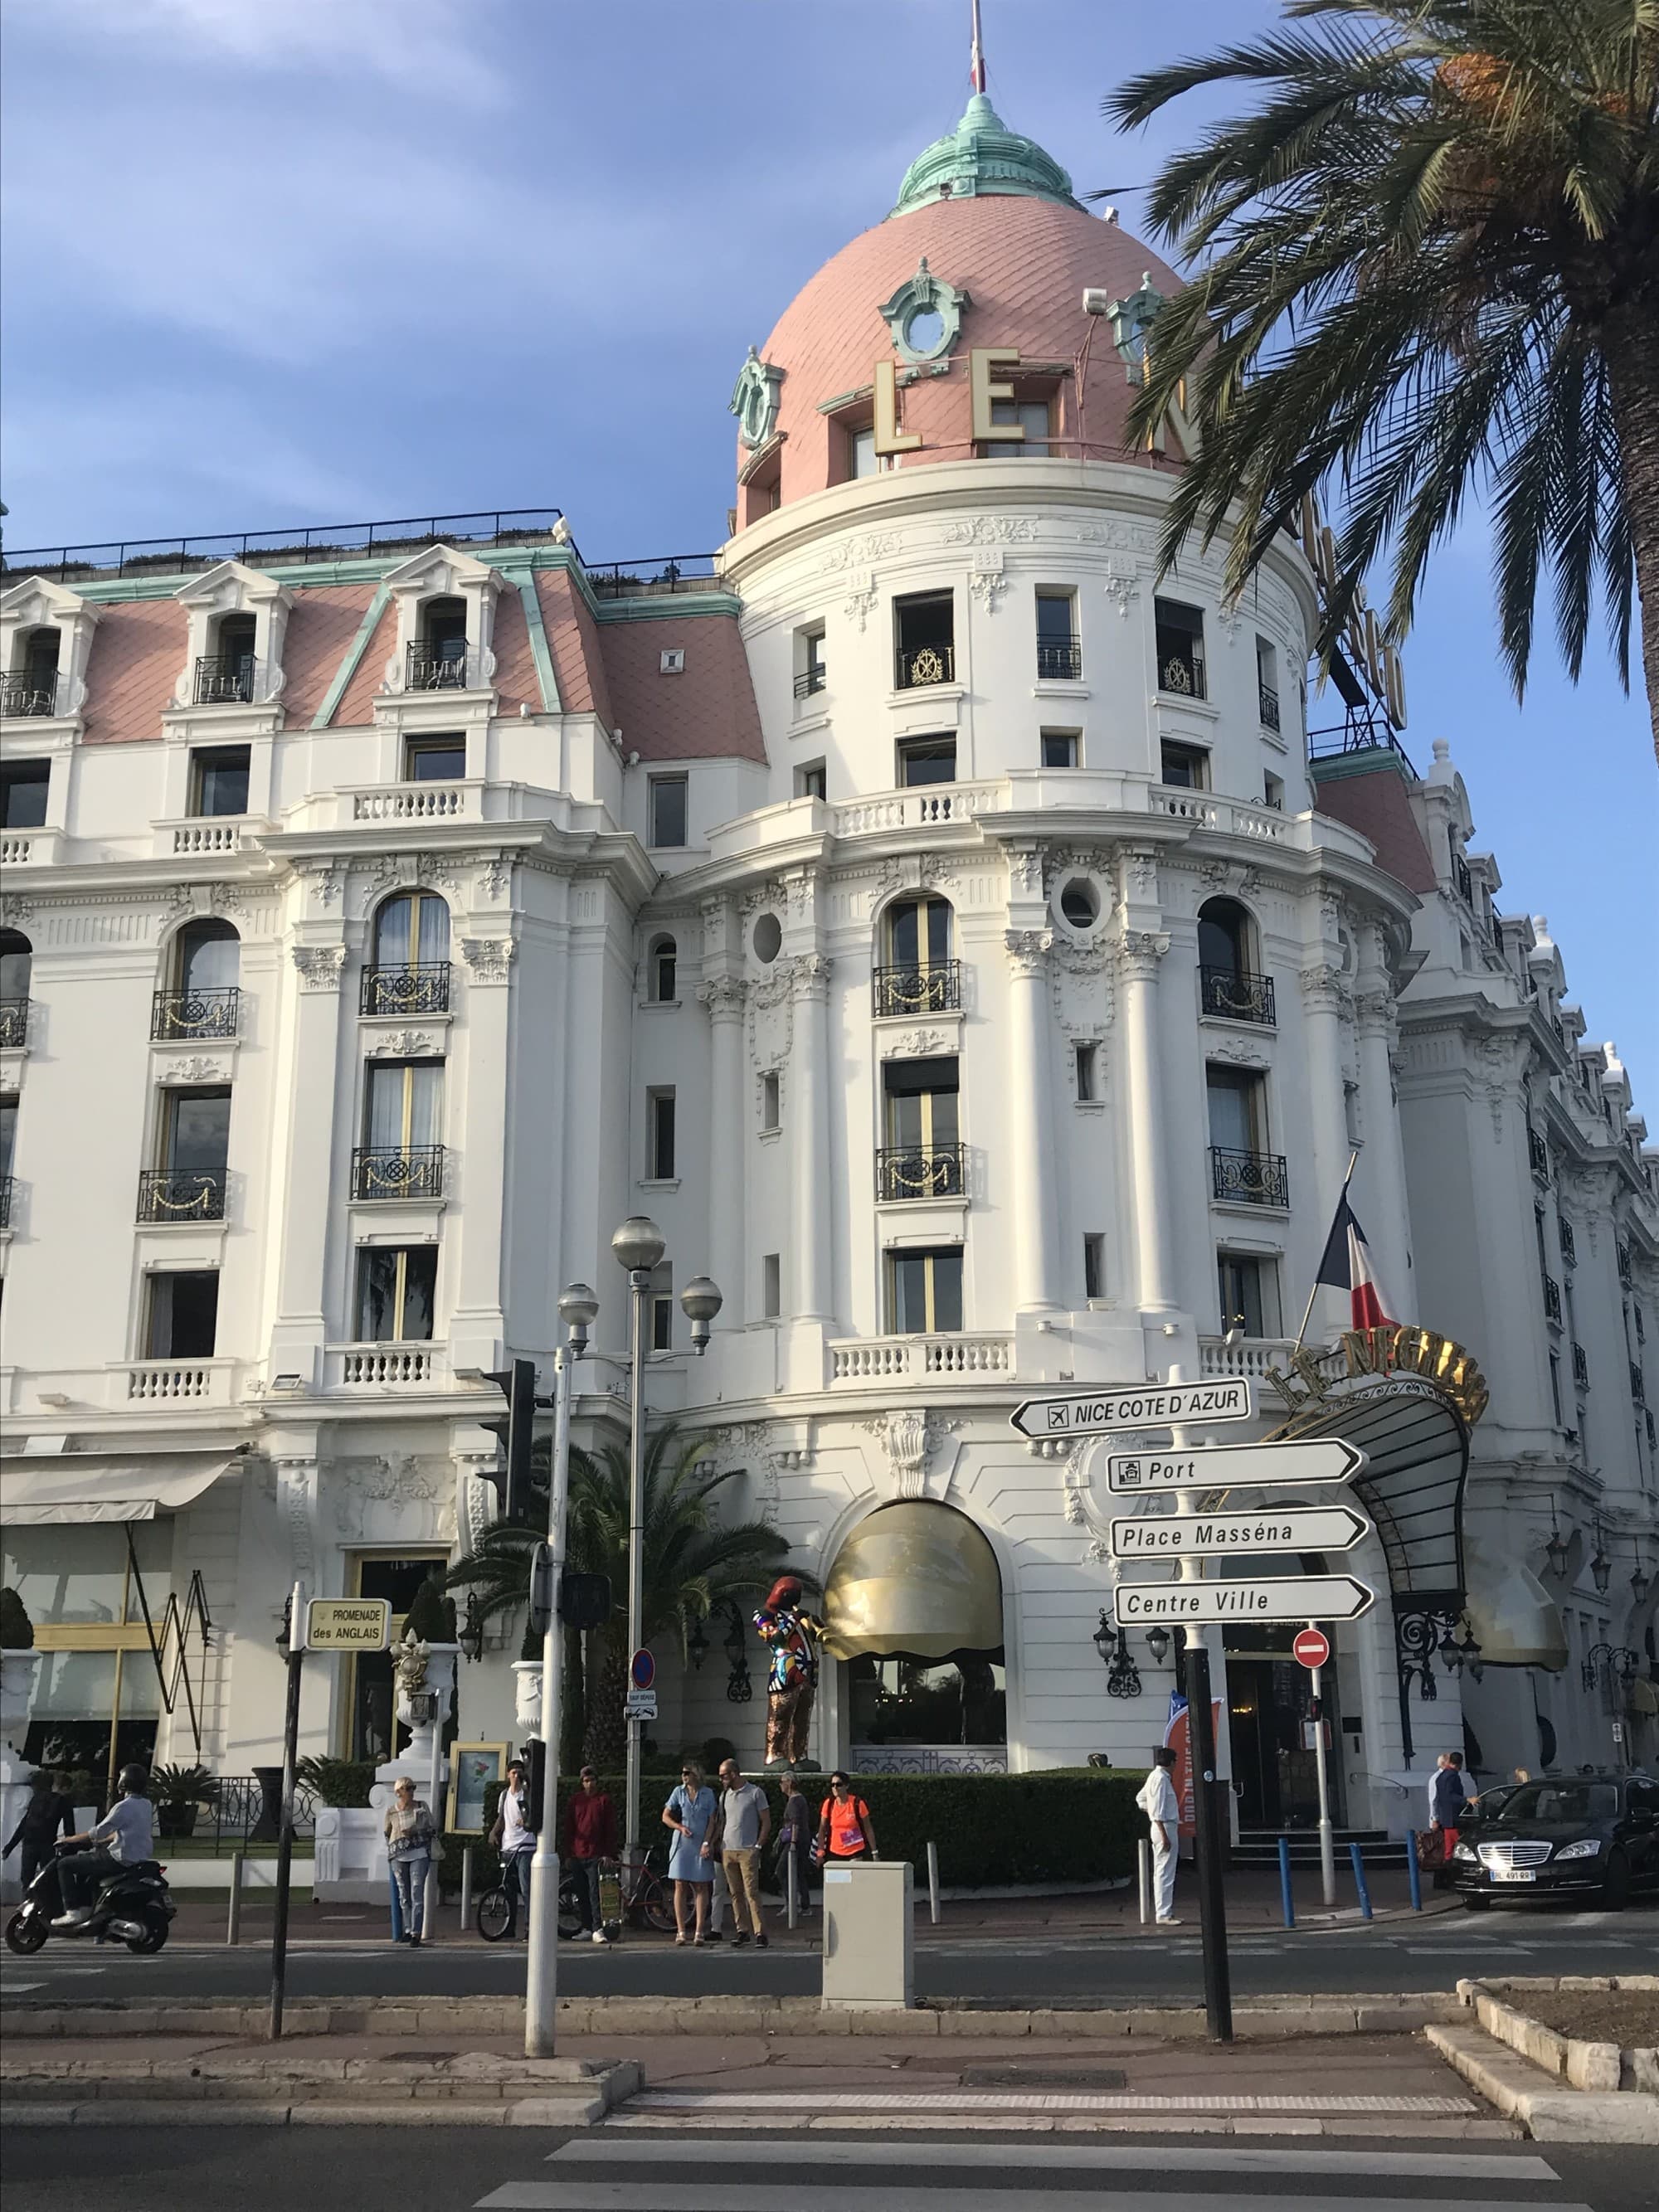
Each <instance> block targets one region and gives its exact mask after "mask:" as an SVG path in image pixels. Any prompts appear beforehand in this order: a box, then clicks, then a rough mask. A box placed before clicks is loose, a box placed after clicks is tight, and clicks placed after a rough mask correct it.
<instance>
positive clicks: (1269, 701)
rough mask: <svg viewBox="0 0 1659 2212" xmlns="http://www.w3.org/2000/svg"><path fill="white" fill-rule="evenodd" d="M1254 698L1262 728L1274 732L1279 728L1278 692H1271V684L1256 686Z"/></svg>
mask: <svg viewBox="0 0 1659 2212" xmlns="http://www.w3.org/2000/svg"><path fill="white" fill-rule="evenodd" d="M1255 696H1256V708H1257V711H1258V713H1259V714H1261V726H1262V728H1263V729H1264V730H1273V731H1274V732H1277V731H1278V729H1279V694H1278V692H1277V691H1275V690H1273V686H1272V684H1257V686H1256V692H1255Z"/></svg>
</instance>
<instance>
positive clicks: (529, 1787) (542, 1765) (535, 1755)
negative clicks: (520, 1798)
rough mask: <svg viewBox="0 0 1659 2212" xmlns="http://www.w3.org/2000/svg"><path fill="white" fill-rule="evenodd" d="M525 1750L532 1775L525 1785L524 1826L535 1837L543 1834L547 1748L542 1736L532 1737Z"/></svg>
mask: <svg viewBox="0 0 1659 2212" xmlns="http://www.w3.org/2000/svg"><path fill="white" fill-rule="evenodd" d="M525 1749H526V1752H527V1753H529V1766H530V1774H529V1778H528V1780H527V1781H526V1785H525V1800H526V1802H525V1808H524V1824H525V1826H526V1828H528V1829H529V1831H530V1832H531V1834H532V1836H533V1835H539V1834H540V1832H541V1826H542V1804H543V1801H544V1794H545V1792H546V1789H547V1746H546V1745H545V1744H544V1742H543V1741H542V1740H541V1738H540V1736H538V1735H532V1737H531V1739H530V1741H529V1742H528V1743H527V1744H526V1746H525Z"/></svg>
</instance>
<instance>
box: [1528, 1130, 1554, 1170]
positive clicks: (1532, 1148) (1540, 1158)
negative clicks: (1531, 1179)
mask: <svg viewBox="0 0 1659 2212" xmlns="http://www.w3.org/2000/svg"><path fill="white" fill-rule="evenodd" d="M1527 1159H1528V1164H1529V1165H1530V1167H1531V1169H1532V1171H1533V1174H1534V1176H1535V1177H1536V1179H1537V1180H1538V1182H1548V1181H1549V1179H1550V1148H1549V1146H1547V1144H1546V1143H1545V1142H1544V1139H1543V1138H1542V1136H1541V1134H1540V1133H1539V1132H1538V1131H1537V1130H1536V1129H1533V1128H1528V1131H1527Z"/></svg>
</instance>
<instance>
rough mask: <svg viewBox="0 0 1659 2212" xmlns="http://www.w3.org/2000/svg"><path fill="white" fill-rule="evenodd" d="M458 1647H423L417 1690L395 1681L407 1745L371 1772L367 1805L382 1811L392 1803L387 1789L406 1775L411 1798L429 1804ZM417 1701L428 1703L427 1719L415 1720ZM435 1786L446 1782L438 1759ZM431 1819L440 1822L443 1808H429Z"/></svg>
mask: <svg viewBox="0 0 1659 2212" xmlns="http://www.w3.org/2000/svg"><path fill="white" fill-rule="evenodd" d="M460 1652H461V1647H460V1645H459V1644H428V1645H427V1647H426V1672H425V1674H424V1676H423V1678H422V1681H421V1685H420V1687H419V1689H418V1691H417V1690H416V1689H415V1688H414V1686H412V1685H405V1682H404V1677H403V1674H402V1673H401V1672H400V1673H399V1674H398V1719H399V1720H400V1721H401V1722H402V1723H403V1724H404V1727H405V1728H406V1729H408V1730H409V1742H408V1744H407V1745H406V1746H405V1747H404V1749H403V1750H402V1751H400V1752H399V1753H398V1754H397V1756H396V1757H395V1758H392V1759H386V1760H383V1761H382V1763H381V1764H380V1765H379V1766H377V1767H376V1768H375V1770H374V1790H371V1792H370V1793H369V1802H370V1803H371V1804H372V1805H374V1806H375V1807H377V1808H384V1807H385V1806H386V1805H389V1804H390V1803H391V1802H392V1790H391V1787H390V1785H391V1784H392V1783H393V1782H395V1781H396V1780H397V1778H398V1776H399V1775H400V1774H406V1775H408V1777H409V1778H410V1781H411V1782H412V1783H413V1784H415V1794H416V1796H417V1797H420V1798H421V1799H422V1800H423V1801H425V1802H427V1803H428V1804H431V1799H432V1792H433V1772H434V1770H433V1759H434V1757H435V1754H436V1753H437V1748H438V1745H439V1743H440V1741H441V1739H442V1734H443V1727H444V1723H445V1721H446V1719H447V1717H448V1714H449V1706H450V1700H451V1699H452V1698H453V1695H454V1692H455V1662H456V1661H457V1660H458V1659H459V1657H460ZM417 1696H418V1697H419V1698H420V1699H422V1702H423V1705H424V1704H425V1703H427V1702H429V1703H430V1705H431V1717H430V1718H429V1719H428V1718H417V1717H416V1711H415V1705H414V1702H413V1700H414V1699H415V1698H416V1697H417ZM436 1771H437V1781H438V1785H439V1787H440V1788H441V1786H442V1784H444V1782H445V1781H446V1780H447V1778H448V1774H449V1762H448V1761H447V1759H439V1764H438V1766H437V1770H436ZM431 1809H432V1812H433V1814H434V1816H435V1818H436V1819H438V1820H442V1818H443V1808H442V1807H441V1805H436V1804H432V1805H431Z"/></svg>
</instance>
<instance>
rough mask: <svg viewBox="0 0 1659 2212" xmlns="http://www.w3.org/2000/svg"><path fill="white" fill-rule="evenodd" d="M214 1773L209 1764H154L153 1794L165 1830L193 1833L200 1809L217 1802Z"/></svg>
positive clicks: (168, 1833) (159, 1823)
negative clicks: (214, 1796) (214, 1801)
mask: <svg viewBox="0 0 1659 2212" xmlns="http://www.w3.org/2000/svg"><path fill="white" fill-rule="evenodd" d="M213 1791H214V1781H213V1777H212V1775H211V1774H210V1772H209V1771H208V1769H207V1768H206V1767H205V1766H167V1765H161V1766H153V1767H151V1769H150V1772H149V1795H150V1801H151V1802H152V1803H153V1804H154V1805H155V1825H156V1827H157V1828H158V1829H159V1830H160V1832H161V1834H162V1835H164V1836H173V1837H179V1836H189V1835H193V1834H194V1833H195V1832H196V1814H197V1809H198V1808H200V1807H201V1806H204V1805H210V1804H211V1803H212V1802H213Z"/></svg>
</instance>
